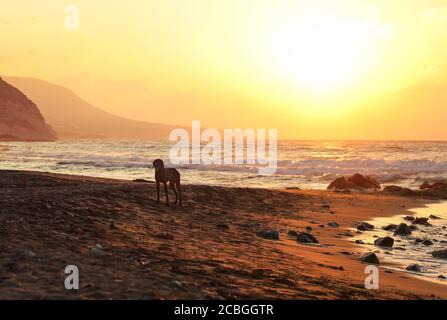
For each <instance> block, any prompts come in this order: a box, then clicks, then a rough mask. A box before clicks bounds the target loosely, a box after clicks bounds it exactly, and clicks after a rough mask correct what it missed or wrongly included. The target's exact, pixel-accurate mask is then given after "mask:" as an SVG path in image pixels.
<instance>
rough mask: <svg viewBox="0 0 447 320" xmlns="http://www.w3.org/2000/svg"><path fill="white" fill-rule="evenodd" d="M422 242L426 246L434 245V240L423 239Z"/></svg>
mask: <svg viewBox="0 0 447 320" xmlns="http://www.w3.org/2000/svg"><path fill="white" fill-rule="evenodd" d="M422 244H423V245H424V246H432V245H433V241H431V240H428V239H425V240H424V241H422Z"/></svg>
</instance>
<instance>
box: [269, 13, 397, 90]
mask: <svg viewBox="0 0 447 320" xmlns="http://www.w3.org/2000/svg"><path fill="white" fill-rule="evenodd" d="M388 35H389V34H388V33H387V29H383V28H381V27H380V26H378V25H377V24H376V22H374V21H370V22H359V21H355V20H349V19H330V18H327V19H318V22H316V19H308V20H304V21H303V20H301V21H300V22H298V23H295V24H292V25H291V24H285V25H283V26H281V27H280V28H277V29H276V30H275V31H274V32H273V33H272V34H271V39H270V41H269V43H270V47H269V49H268V50H267V51H268V52H269V55H270V61H272V63H271V69H272V70H271V71H272V72H274V73H276V74H277V75H278V76H279V77H281V78H283V79H284V80H286V81H287V82H289V83H295V84H296V85H298V86H300V87H306V88H308V89H311V90H312V91H314V92H315V93H318V94H322V93H329V92H336V91H337V90H340V89H342V88H346V87H350V86H352V85H354V84H355V83H356V82H358V81H359V80H360V78H361V77H362V75H364V74H366V73H367V71H368V69H370V68H371V67H372V65H373V60H374V52H375V49H374V45H375V38H377V36H388Z"/></svg>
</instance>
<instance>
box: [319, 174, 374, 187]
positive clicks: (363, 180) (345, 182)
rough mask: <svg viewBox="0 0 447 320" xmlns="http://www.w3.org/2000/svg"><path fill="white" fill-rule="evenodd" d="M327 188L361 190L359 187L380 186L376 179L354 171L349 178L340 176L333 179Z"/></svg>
mask: <svg viewBox="0 0 447 320" xmlns="http://www.w3.org/2000/svg"><path fill="white" fill-rule="evenodd" d="M327 188H328V189H341V190H349V189H357V190H361V189H380V188H381V187H380V184H379V183H378V182H377V181H376V180H374V179H372V178H370V177H368V176H363V175H361V174H358V173H356V174H354V175H352V176H351V177H349V178H346V177H340V178H338V179H335V180H334V181H332V182H331V183H330V184H329V186H328V187H327Z"/></svg>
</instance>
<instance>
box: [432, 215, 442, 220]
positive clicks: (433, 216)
mask: <svg viewBox="0 0 447 320" xmlns="http://www.w3.org/2000/svg"><path fill="white" fill-rule="evenodd" d="M429 218H430V219H432V220H441V219H442V218H440V217H438V216H435V215H433V214H431V215H430V216H429Z"/></svg>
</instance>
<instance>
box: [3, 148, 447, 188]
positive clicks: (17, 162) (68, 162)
mask: <svg viewBox="0 0 447 320" xmlns="http://www.w3.org/2000/svg"><path fill="white" fill-rule="evenodd" d="M172 145H173V143H168V142H158V141H147V142H144V141H143V142H142V141H101V140H73V141H58V142H45V143H42V142H0V168H1V169H17V170H38V171H47V172H55V173H67V174H81V175H88V176H96V177H107V178H120V179H130V180H133V179H152V176H153V172H152V170H151V163H152V161H153V160H154V159H156V158H161V159H164V160H165V161H166V162H167V164H168V165H169V161H168V160H167V159H168V155H169V150H170V148H171V146H172ZM277 154H278V164H277V170H276V173H275V174H274V175H267V176H262V175H259V174H258V169H259V167H258V166H257V165H247V164H243V165H223V164H222V165H181V166H177V167H178V168H179V169H180V171H181V174H182V180H183V182H184V183H192V184H207V185H218V186H242V187H266V188H284V187H300V188H304V189H323V188H326V187H327V186H328V184H329V183H330V182H331V181H332V180H334V179H335V178H337V177H339V176H341V175H349V174H353V173H357V172H358V173H361V174H366V175H370V176H372V177H374V178H375V179H377V180H378V181H379V182H380V183H381V184H382V185H391V184H393V185H399V186H405V187H412V188H415V187H416V188H417V187H418V186H419V185H420V184H421V183H422V182H423V180H425V179H439V178H447V142H428V141H427V142H406V141H405V142H398V141H279V142H278V150H277Z"/></svg>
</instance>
